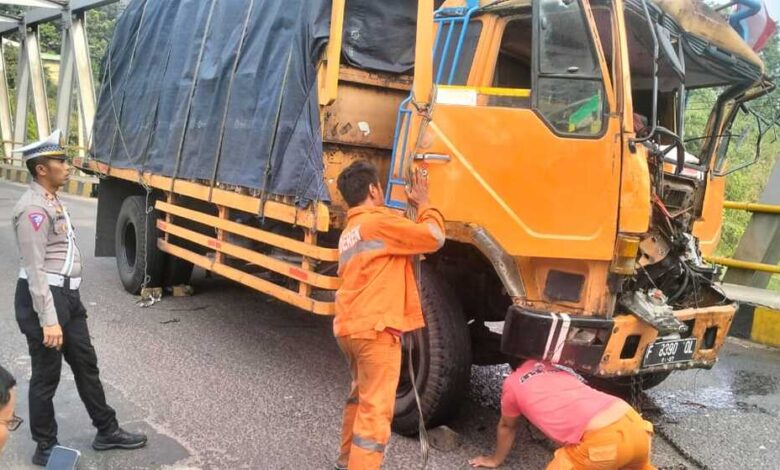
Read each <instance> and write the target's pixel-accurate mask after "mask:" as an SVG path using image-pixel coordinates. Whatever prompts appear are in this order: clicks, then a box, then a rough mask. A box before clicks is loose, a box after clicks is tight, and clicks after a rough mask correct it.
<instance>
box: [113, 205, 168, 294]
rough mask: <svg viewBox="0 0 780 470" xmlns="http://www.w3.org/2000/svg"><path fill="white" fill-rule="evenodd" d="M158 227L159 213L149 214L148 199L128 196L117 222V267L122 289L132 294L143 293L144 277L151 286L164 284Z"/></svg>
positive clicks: (162, 254)
mask: <svg viewBox="0 0 780 470" xmlns="http://www.w3.org/2000/svg"><path fill="white" fill-rule="evenodd" d="M156 224H157V212H156V211H152V212H151V213H150V214H146V197H144V196H129V197H128V198H126V199H125V201H124V202H123V203H122V208H121V209H120V210H119V216H118V217H117V221H116V236H115V242H114V243H115V247H116V266H117V268H118V270H119V279H120V280H121V281H122V285H123V286H124V288H125V290H126V291H127V292H129V293H131V294H138V293H140V292H141V287H142V286H143V284H144V276H145V275H148V276H149V282H148V284H147V285H148V286H150V287H159V286H160V284H161V281H162V271H163V266H164V260H165V257H164V253H163V252H161V251H160V250H159V249H158V248H157V237H158V231H157V226H156ZM147 235H148V236H147Z"/></svg>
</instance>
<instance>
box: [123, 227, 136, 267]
mask: <svg viewBox="0 0 780 470" xmlns="http://www.w3.org/2000/svg"><path fill="white" fill-rule="evenodd" d="M122 238H123V240H124V249H125V250H124V251H125V259H126V260H127V266H128V267H129V268H130V269H132V268H134V267H135V255H136V237H135V226H134V225H133V224H130V223H128V224H127V225H125V230H124V234H123V236H122Z"/></svg>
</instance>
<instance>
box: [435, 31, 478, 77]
mask: <svg viewBox="0 0 780 470" xmlns="http://www.w3.org/2000/svg"><path fill="white" fill-rule="evenodd" d="M462 29H463V23H462V22H460V21H459V22H456V23H455V24H454V25H453V24H452V23H451V22H445V23H441V24H440V27H439V30H438V33H437V39H436V49H435V50H434V51H433V76H434V79H436V77H439V79H438V80H435V81H436V83H438V84H444V85H466V84H467V82H468V79H469V72H471V63H472V62H473V61H474V54H476V52H477V42H478V41H479V35H480V33H481V32H482V22H481V21H479V20H472V21H470V22H469V24H468V26H467V27H466V34H465V35H464V37H463V44H462V45H461V47H460V54H459V57H458V61H457V63H456V64H455V73H454V74H452V73H451V72H452V66H453V63H455V52H456V51H457V46H458V41H459V38H460V35H461V31H462ZM447 36H449V37H450V40H449V44H447ZM445 46H447V50H446V51H445V50H444V48H445ZM451 75H452V82H450V80H449V79H450V76H451Z"/></svg>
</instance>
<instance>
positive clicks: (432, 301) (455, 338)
mask: <svg viewBox="0 0 780 470" xmlns="http://www.w3.org/2000/svg"><path fill="white" fill-rule="evenodd" d="M445 286H446V285H445V284H444V281H443V280H442V279H440V277H439V276H438V275H437V274H436V272H434V270H433V269H432V267H431V266H428V265H427V264H425V263H424V264H423V265H422V269H421V276H420V300H421V302H422V309H423V315H424V316H425V324H426V326H425V328H423V329H422V330H418V331H416V332H414V333H412V334H407V339H408V338H411V339H412V343H413V349H412V358H413V363H414V369H415V379H416V380H415V383H416V384H417V390H418V392H419V394H420V405H421V407H422V412H423V418H424V420H425V425H426V427H433V426H437V425H439V424H442V423H444V422H445V421H447V420H449V419H451V418H452V417H453V416H454V415H455V414H456V412H457V410H458V408H459V405H460V402H461V400H462V399H463V396H464V395H465V393H466V390H468V385H469V379H470V378H471V338H470V336H469V331H468V325H467V324H466V317H465V315H464V314H463V311H462V309H461V306H460V304H459V303H458V301H457V299H456V297H455V296H454V295H452V292H453V291H452V289H447V288H446V287H445ZM402 361H403V362H402V364H401V378H400V381H399V383H398V390H397V392H396V401H395V416H394V419H393V430H394V431H395V432H397V433H399V434H402V435H405V436H410V435H414V434H416V433H417V432H418V429H419V428H418V426H419V418H420V416H419V412H418V409H417V403H416V402H415V397H414V390H413V388H412V382H411V379H410V376H409V370H408V350H407V348H406V347H405V348H404V353H403V356H402Z"/></svg>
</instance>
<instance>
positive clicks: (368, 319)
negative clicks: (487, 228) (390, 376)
mask: <svg viewBox="0 0 780 470" xmlns="http://www.w3.org/2000/svg"><path fill="white" fill-rule="evenodd" d="M443 244H444V219H443V218H442V216H441V214H440V213H439V211H437V210H436V209H434V208H432V207H430V206H421V207H420V208H419V209H418V216H417V222H416V223H415V222H412V221H411V220H409V219H407V218H406V217H403V216H401V215H398V213H396V212H394V211H393V210H392V209H388V208H386V207H365V206H359V207H354V208H352V209H350V210H349V211H348V212H347V226H346V227H345V228H344V232H343V233H342V234H341V239H340V240H339V275H340V276H341V278H342V283H341V287H340V288H339V290H338V291H337V292H336V318H335V320H334V322H333V332H334V334H335V335H336V336H347V335H355V334H365V333H370V332H374V331H382V330H384V329H385V328H393V329H396V330H399V331H411V330H415V329H418V328H422V327H423V326H425V320H424V319H423V315H422V308H421V307H420V294H419V293H418V292H417V283H416V282H415V279H414V271H413V267H412V255H417V254H422V253H432V252H434V251H436V250H438V249H439V248H441V246H442V245H443Z"/></svg>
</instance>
